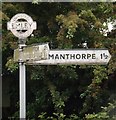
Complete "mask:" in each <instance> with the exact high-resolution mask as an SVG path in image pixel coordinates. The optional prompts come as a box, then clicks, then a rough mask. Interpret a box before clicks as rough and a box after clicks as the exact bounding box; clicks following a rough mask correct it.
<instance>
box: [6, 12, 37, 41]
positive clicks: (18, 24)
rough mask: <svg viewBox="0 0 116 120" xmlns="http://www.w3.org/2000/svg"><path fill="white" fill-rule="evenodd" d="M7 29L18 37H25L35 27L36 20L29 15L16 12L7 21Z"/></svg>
mask: <svg viewBox="0 0 116 120" xmlns="http://www.w3.org/2000/svg"><path fill="white" fill-rule="evenodd" d="M7 29H8V30H11V32H12V33H13V34H14V35H15V36H16V37H18V38H19V39H25V38H27V37H28V36H30V35H31V34H32V32H33V30H35V29H36V22H34V21H33V20H32V18H31V17H30V16H29V15H27V14H25V13H18V14H16V15H15V16H13V17H12V18H11V20H10V21H9V22H7Z"/></svg>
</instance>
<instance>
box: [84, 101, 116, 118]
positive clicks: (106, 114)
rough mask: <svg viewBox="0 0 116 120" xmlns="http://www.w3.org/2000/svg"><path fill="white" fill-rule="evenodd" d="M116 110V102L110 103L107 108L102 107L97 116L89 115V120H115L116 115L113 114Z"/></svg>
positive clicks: (87, 116)
mask: <svg viewBox="0 0 116 120" xmlns="http://www.w3.org/2000/svg"><path fill="white" fill-rule="evenodd" d="M115 109H116V101H114V102H113V103H109V104H108V106H107V107H102V111H100V112H98V113H97V114H95V113H93V114H87V115H86V119H87V120H93V119H94V120H101V119H102V120H115V119H116V115H115V114H114V113H113V111H115Z"/></svg>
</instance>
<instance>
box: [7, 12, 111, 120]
mask: <svg viewBox="0 0 116 120" xmlns="http://www.w3.org/2000/svg"><path fill="white" fill-rule="evenodd" d="M7 28H8V30H11V32H12V33H13V34H14V35H15V36H16V37H18V38H19V48H18V49H16V50H14V61H15V62H19V76H20V80H19V81H20V118H21V119H22V118H24V119H25V118H26V74H25V72H26V67H25V64H27V65H58V64H66V65H68V64H77V65H81V64H86V65H89V64H91V65H94V64H103V65H104V64H107V63H108V62H109V60H110V58H111V55H110V53H109V51H108V50H107V49H77V50H50V51H49V46H48V43H44V44H39V45H38V44H36V45H31V46H26V45H25V43H26V38H27V37H28V36H30V35H31V34H32V32H33V30H35V29H36V22H34V21H33V20H32V18H31V17H30V16H28V15H27V14H25V13H19V14H17V15H15V16H14V17H13V18H12V19H11V20H10V22H8V23H7Z"/></svg>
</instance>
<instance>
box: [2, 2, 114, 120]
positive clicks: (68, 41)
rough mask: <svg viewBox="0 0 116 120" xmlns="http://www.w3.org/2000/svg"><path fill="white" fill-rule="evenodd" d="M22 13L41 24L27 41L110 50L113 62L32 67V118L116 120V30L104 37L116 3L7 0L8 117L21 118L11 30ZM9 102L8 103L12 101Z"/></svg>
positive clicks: (4, 7)
mask: <svg viewBox="0 0 116 120" xmlns="http://www.w3.org/2000/svg"><path fill="white" fill-rule="evenodd" d="M17 13H26V14H28V15H29V16H31V17H32V18H33V20H34V21H36V22H37V30H35V31H34V33H33V34H34V37H33V36H30V37H29V38H28V40H27V43H26V44H27V45H29V44H33V43H45V42H49V44H50V48H51V49H78V48H80V47H82V46H78V44H81V43H83V42H84V41H87V43H88V47H89V48H107V49H108V50H109V52H110V53H111V55H112V58H111V60H110V62H109V63H108V64H107V65H94V66H92V65H89V66H88V65H68V66H65V65H53V66H49V65H46V66H39V65H37V66H34V65H33V66H26V70H27V71H26V75H27V77H26V80H27V118H28V119H29V120H47V119H49V120H116V114H115V113H116V112H115V111H116V38H115V36H116V30H115V29H113V30H112V31H111V32H109V33H108V35H107V36H104V34H103V32H104V31H106V30H107V25H103V23H108V22H111V21H114V20H115V18H116V16H115V15H116V4H115V3H38V4H32V3H2V27H3V28H2V34H3V38H2V56H3V57H2V65H3V67H2V71H3V72H2V75H3V80H2V81H3V89H4V88H6V89H5V90H3V95H5V94H6V93H5V91H6V92H7V95H8V96H9V97H8V96H6V97H3V102H5V101H6V103H7V101H8V100H10V101H9V104H8V105H6V106H5V105H4V106H3V120H4V119H5V118H9V119H10V118H18V117H19V76H18V64H17V63H14V62H13V51H14V49H16V48H17V47H18V44H17V43H18V38H16V37H15V36H14V35H13V34H12V33H11V32H10V31H8V30H7V28H6V24H7V22H8V21H9V20H10V19H11V18H12V17H13V16H14V15H15V14H17ZM6 103H5V104H6Z"/></svg>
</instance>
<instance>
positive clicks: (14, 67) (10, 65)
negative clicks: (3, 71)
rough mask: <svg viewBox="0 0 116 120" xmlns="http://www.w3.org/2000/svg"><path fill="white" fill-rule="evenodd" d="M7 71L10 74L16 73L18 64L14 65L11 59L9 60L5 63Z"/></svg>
mask: <svg viewBox="0 0 116 120" xmlns="http://www.w3.org/2000/svg"><path fill="white" fill-rule="evenodd" d="M6 67H7V70H9V71H10V72H11V73H12V72H14V71H16V70H17V69H18V67H19V65H18V63H14V62H13V59H9V60H8V61H7V63H6Z"/></svg>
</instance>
